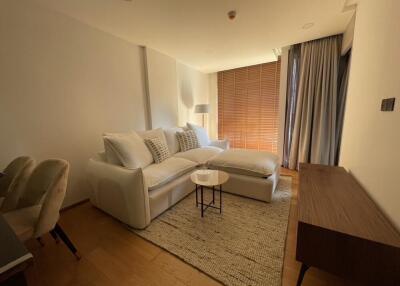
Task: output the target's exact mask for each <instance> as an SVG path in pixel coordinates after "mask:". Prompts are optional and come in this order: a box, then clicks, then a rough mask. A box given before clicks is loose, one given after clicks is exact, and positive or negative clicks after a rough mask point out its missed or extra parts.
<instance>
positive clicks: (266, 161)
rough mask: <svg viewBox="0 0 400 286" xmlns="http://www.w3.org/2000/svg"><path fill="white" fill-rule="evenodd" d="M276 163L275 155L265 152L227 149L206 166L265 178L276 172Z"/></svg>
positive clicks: (277, 164) (276, 157)
mask: <svg viewBox="0 0 400 286" xmlns="http://www.w3.org/2000/svg"><path fill="white" fill-rule="evenodd" d="M278 161H279V158H278V156H277V155H275V154H273V153H270V152H266V151H256V150H243V149H229V150H225V151H223V152H221V153H220V154H218V155H217V156H215V157H214V158H212V159H211V160H209V161H208V164H207V165H208V167H209V168H210V169H218V170H224V171H227V172H230V173H235V174H240V175H246V176H252V177H261V178H266V177H269V176H271V175H272V174H274V173H275V172H276V170H277V168H278V167H279V163H278Z"/></svg>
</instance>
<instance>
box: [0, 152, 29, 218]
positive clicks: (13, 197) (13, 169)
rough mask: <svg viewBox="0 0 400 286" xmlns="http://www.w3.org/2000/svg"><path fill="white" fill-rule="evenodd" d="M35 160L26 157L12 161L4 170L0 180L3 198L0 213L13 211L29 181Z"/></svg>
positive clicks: (0, 190)
mask: <svg viewBox="0 0 400 286" xmlns="http://www.w3.org/2000/svg"><path fill="white" fill-rule="evenodd" d="M34 167H35V160H34V159H33V158H31V157H28V156H21V157H18V158H16V159H14V160H13V161H12V162H11V163H10V164H9V165H8V166H7V167H6V168H5V169H4V173H5V175H4V176H3V177H1V178H0V196H4V201H3V204H2V205H1V208H0V212H2V213H4V212H8V211H11V210H14V209H15V208H16V206H17V204H18V200H19V198H20V197H21V196H22V194H23V192H24V190H25V185H26V182H27V180H28V179H29V177H30V175H31V173H32V170H33V168H34Z"/></svg>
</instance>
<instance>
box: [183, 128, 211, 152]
mask: <svg viewBox="0 0 400 286" xmlns="http://www.w3.org/2000/svg"><path fill="white" fill-rule="evenodd" d="M187 127H188V128H189V129H190V130H193V131H194V132H195V133H196V136H197V140H198V141H199V144H200V146H201V147H205V146H208V145H210V143H211V141H210V138H208V134H207V130H206V129H205V128H203V127H201V126H199V125H196V124H193V123H187Z"/></svg>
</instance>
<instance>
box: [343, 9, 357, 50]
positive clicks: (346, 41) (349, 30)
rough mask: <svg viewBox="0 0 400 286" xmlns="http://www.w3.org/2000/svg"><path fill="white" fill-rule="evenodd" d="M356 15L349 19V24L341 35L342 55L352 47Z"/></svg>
mask: <svg viewBox="0 0 400 286" xmlns="http://www.w3.org/2000/svg"><path fill="white" fill-rule="evenodd" d="M356 15H357V14H356V13H354V15H353V17H352V18H351V20H350V22H349V24H348V25H347V27H346V30H345V31H344V33H343V40H342V51H341V54H342V55H344V54H346V53H347V52H348V50H350V48H351V46H352V45H353V38H354V26H355V24H356Z"/></svg>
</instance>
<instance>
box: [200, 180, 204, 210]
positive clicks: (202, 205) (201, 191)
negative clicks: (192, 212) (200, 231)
mask: <svg viewBox="0 0 400 286" xmlns="http://www.w3.org/2000/svg"><path fill="white" fill-rule="evenodd" d="M200 193H201V194H200V195H201V217H203V212H204V203H203V186H202V185H200Z"/></svg>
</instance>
